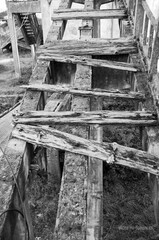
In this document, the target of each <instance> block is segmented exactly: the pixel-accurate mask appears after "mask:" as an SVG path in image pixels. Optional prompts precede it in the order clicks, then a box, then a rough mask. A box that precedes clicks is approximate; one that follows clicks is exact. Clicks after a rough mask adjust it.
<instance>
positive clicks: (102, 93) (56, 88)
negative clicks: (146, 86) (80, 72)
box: [21, 78, 145, 101]
mask: <svg viewBox="0 0 159 240" xmlns="http://www.w3.org/2000/svg"><path fill="white" fill-rule="evenodd" d="M83 82H84V83H87V81H86V78H84V79H83ZM21 87H22V88H26V89H30V90H34V91H46V92H64V93H69V94H73V95H79V96H80V95H83V96H89V97H91V96H96V97H105V98H106V97H108V98H114V99H115V98H123V99H134V100H140V101H144V100H145V96H144V95H143V94H141V93H140V92H129V93H125V92H124V91H118V90H117V91H107V90H102V89H98V88H97V89H96V88H94V89H92V90H91V89H88V90H84V89H81V90H80V89H76V88H72V89H71V87H70V85H50V84H32V85H23V86H21ZM78 87H82V85H81V86H80V85H79V86H78Z"/></svg>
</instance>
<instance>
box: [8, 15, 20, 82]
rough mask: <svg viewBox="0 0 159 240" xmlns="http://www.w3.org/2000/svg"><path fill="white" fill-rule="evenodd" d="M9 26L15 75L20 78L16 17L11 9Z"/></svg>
mask: <svg viewBox="0 0 159 240" xmlns="http://www.w3.org/2000/svg"><path fill="white" fill-rule="evenodd" d="M8 26H9V31H10V38H11V45H12V53H13V58H14V68H15V77H16V78H20V77H21V70H20V59H19V52H18V43H17V34H16V28H15V19H14V15H13V14H12V13H11V12H10V11H8Z"/></svg>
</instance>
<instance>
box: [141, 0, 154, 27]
mask: <svg viewBox="0 0 159 240" xmlns="http://www.w3.org/2000/svg"><path fill="white" fill-rule="evenodd" d="M142 6H143V8H144V10H145V12H146V15H147V17H148V18H149V19H150V21H151V24H152V25H153V26H154V28H156V26H157V21H156V19H155V17H154V15H153V13H152V11H151V10H150V8H149V6H148V4H147V2H146V1H142Z"/></svg>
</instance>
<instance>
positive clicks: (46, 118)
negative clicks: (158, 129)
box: [14, 111, 158, 126]
mask: <svg viewBox="0 0 159 240" xmlns="http://www.w3.org/2000/svg"><path fill="white" fill-rule="evenodd" d="M14 123H21V124H34V125H46V124H48V125H51V124H72V125H76V124H79V125H91V124H99V125H107V124H109V125H114V124H118V125H137V126H142V125H143V126H150V125H158V120H157V116H156V114H154V113H150V112H143V111H141V112H140V111H137V112H125V111H117V112H116V111H92V112H72V111H66V112H52V113H50V112H45V111H38V112H37V111H35V112H28V113H24V114H23V113H21V114H19V116H18V115H17V116H15V119H14Z"/></svg>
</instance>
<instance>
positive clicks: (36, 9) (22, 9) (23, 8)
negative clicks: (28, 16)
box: [6, 1, 41, 13]
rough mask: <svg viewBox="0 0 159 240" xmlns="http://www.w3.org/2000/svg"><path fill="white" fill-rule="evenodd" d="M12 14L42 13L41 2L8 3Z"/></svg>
mask: <svg viewBox="0 0 159 240" xmlns="http://www.w3.org/2000/svg"><path fill="white" fill-rule="evenodd" d="M6 3H7V8H8V10H9V11H10V12H11V13H41V6H40V1H14V2H13V1H6Z"/></svg>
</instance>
